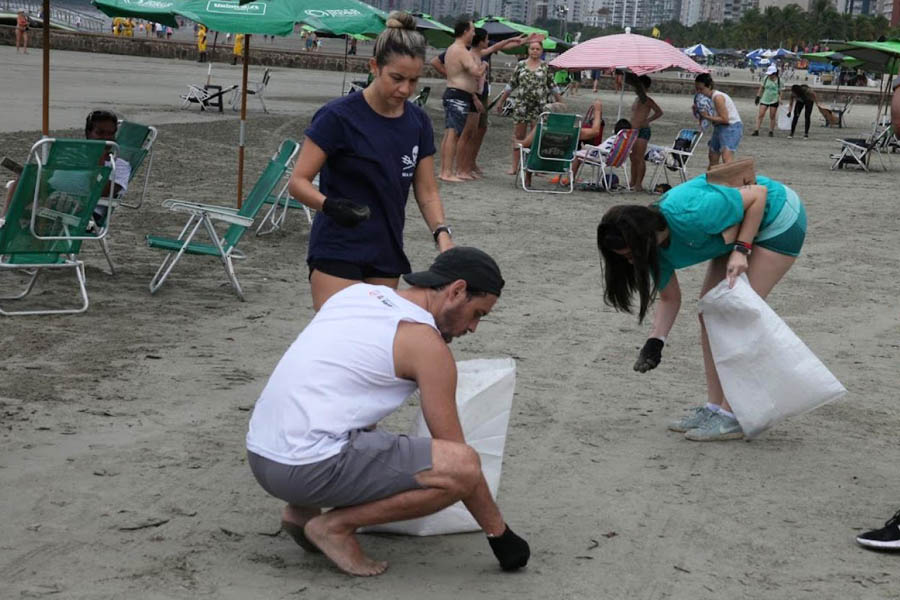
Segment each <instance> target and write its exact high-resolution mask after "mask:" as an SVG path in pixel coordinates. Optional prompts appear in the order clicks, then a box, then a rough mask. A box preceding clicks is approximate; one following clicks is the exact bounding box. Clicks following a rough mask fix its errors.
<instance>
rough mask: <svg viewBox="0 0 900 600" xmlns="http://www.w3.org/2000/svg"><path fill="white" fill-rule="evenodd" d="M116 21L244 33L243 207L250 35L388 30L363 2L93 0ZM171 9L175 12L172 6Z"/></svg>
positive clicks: (240, 169) (240, 176)
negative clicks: (298, 28)
mask: <svg viewBox="0 0 900 600" xmlns="http://www.w3.org/2000/svg"><path fill="white" fill-rule="evenodd" d="M93 2H94V5H95V6H97V8H99V9H100V10H102V11H103V12H104V13H106V14H107V15H109V16H111V17H117V16H125V17H129V16H130V17H135V18H140V19H147V20H150V21H154V20H157V19H160V18H165V15H171V16H172V18H173V20H174V15H180V16H182V17H185V18H187V19H190V20H191V21H194V22H195V23H200V24H201V25H204V26H206V27H207V28H208V29H211V30H214V31H222V32H228V33H243V34H246V35H247V37H246V38H245V39H244V56H243V70H242V73H241V130H240V138H239V141H238V186H237V205H238V207H240V205H241V201H242V197H243V190H244V139H245V132H246V123H247V71H248V64H249V59H248V57H249V53H250V35H252V34H260V33H261V34H267V35H283V36H284V35H290V34H291V33H293V32H294V24H295V23H304V24H306V25H309V26H311V27H313V28H315V29H316V30H317V31H323V32H328V33H330V34H332V35H345V34H369V33H378V32H380V31H381V30H382V29H384V17H383V16H382V15H383V14H384V13H382V12H381V11H379V10H378V9H375V8H373V7H371V6H369V5H368V4H365V3H363V2H358V1H357V0H319V1H317V2H313V1H312V0H257V1H253V2H247V1H243V2H242V1H241V0H177V1H171V2H170V0H93ZM169 4H171V6H168V5H169ZM141 11H143V12H141Z"/></svg>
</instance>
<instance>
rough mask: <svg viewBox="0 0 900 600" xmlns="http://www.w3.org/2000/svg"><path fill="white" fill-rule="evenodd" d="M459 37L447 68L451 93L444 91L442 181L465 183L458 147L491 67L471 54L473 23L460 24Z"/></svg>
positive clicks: (456, 30)
mask: <svg viewBox="0 0 900 600" xmlns="http://www.w3.org/2000/svg"><path fill="white" fill-rule="evenodd" d="M453 35H454V37H455V38H456V39H455V40H454V41H453V43H452V44H451V45H450V47H449V48H447V55H446V57H445V58H444V68H445V69H446V71H447V90H446V91H445V92H444V98H443V100H444V120H445V123H446V125H445V129H444V139H443V140H442V141H441V174H440V175H439V176H438V178H439V179H440V180H441V181H447V182H459V181H463V179H460V178H459V177H457V176H456V174H455V173H454V170H453V160H454V159H455V158H456V145H457V142H458V141H459V136H460V135H461V134H462V131H463V128H464V127H465V125H466V119H467V118H468V116H469V113H470V112H471V111H472V110H474V108H475V105H474V100H473V94H474V93H475V92H476V91H477V90H478V80H479V78H480V77H481V76H482V75H484V71H485V69H486V68H487V65H486V64H485V63H483V62H481V61H477V60H475V58H474V57H473V56H472V54H471V53H470V52H469V46H471V44H472V38H473V37H475V27H474V26H473V25H472V21H460V22H459V23H457V24H456V27H454V29H453Z"/></svg>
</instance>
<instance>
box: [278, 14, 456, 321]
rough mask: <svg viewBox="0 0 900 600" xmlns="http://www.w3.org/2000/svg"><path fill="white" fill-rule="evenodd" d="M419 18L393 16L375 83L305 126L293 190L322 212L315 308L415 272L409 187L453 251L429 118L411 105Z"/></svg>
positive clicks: (315, 233) (315, 236)
mask: <svg viewBox="0 0 900 600" xmlns="http://www.w3.org/2000/svg"><path fill="white" fill-rule="evenodd" d="M415 23H416V22H415V19H414V18H413V17H412V16H410V15H409V14H407V13H402V12H393V13H391V15H390V16H389V17H388V20H387V29H385V30H384V31H382V32H381V34H380V35H379V36H378V39H377V40H376V41H375V56H374V57H373V58H371V59H370V60H369V67H370V69H371V70H372V74H373V75H374V79H373V80H372V83H370V84H369V86H368V87H367V88H366V89H365V90H363V91H362V92H361V93H353V94H348V95H346V96H343V97H341V98H338V99H336V100H332V101H331V102H329V103H328V104H326V105H325V106H323V107H322V108H320V109H319V110H318V112H316V114H315V116H313V119H312V123H310V126H309V128H308V129H307V130H306V141H305V142H304V144H303V148H302V149H301V150H300V156H299V157H298V159H297V166H296V167H295V168H294V172H293V174H292V175H291V181H290V186H289V190H290V193H291V196H293V197H294V198H296V199H297V200H299V201H300V202H302V203H304V204H306V205H307V206H309V207H310V208H313V209H315V210H317V211H319V212H318V214H317V215H316V219H315V221H314V222H313V226H312V231H311V233H310V236H309V252H308V255H307V263H308V265H309V273H310V275H309V281H310V288H311V290H312V297H313V308H314V309H315V310H319V308H320V307H321V306H322V305H323V304H324V303H325V301H326V300H328V298H330V297H331V296H332V295H334V294H335V293H337V292H339V291H341V290H342V289H344V288H346V287H348V286H350V285H353V284H354V283H358V282H360V281H365V282H366V283H372V284H375V285H387V286H390V287H393V288H396V287H397V283H398V281H399V278H400V275H402V274H404V273H409V272H410V271H411V269H410V265H409V260H407V258H406V254H405V253H404V252H403V226H404V219H405V214H406V199H407V197H408V195H409V188H410V187H412V188H413V191H414V193H415V196H416V202H417V203H418V205H419V210H420V211H421V212H422V216H423V217H424V218H425V222H426V223H427V225H428V229H429V230H430V231H431V232H432V235H433V236H434V240H435V244H437V247H438V249H439V250H440V251H441V252H443V251H444V250H448V249H449V248H452V247H453V241H452V239H451V232H450V228H449V227H448V226H447V225H446V224H445V222H444V207H443V205H442V203H441V198H440V195H439V194H438V186H437V181H436V179H435V176H434V153H435V148H434V130H433V128H432V125H431V120H430V119H429V118H428V115H426V114H425V111H423V110H422V109H421V108H419V107H418V106H416V105H414V104H412V103H411V102H408V101H407V99H408V98H409V97H410V96H412V94H413V93H414V92H415V91H416V84H417V83H418V81H419V77H421V75H422V69H423V67H424V65H425V38H424V37H423V36H422V34H420V33H418V32H417V31H416V30H415ZM317 173H318V174H319V189H316V188H315V186H313V184H312V180H313V178H314V177H315V176H316V174H317Z"/></svg>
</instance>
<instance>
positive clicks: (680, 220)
mask: <svg viewBox="0 0 900 600" xmlns="http://www.w3.org/2000/svg"><path fill="white" fill-rule="evenodd" d="M756 183H757V184H759V185H764V186H766V191H767V193H766V208H765V210H764V211H763V219H762V223H761V224H760V226H759V229H760V231H762V230H763V229H765V227H766V226H767V225H769V224H771V223H772V222H773V221H774V220H775V217H776V216H778V213H779V212H781V209H782V208H784V203H785V199H786V194H785V187H784V184H782V183H779V182H778V181H774V180H772V179H769V178H768V177H764V176H762V175H757V177H756ZM657 206H658V207H659V210H660V212H661V213H662V214H663V216H664V217H665V218H666V223H667V224H668V226H669V245H668V246H667V247H666V248H660V249H659V281H658V282H657V288H658V289H660V290H662V289H664V288H665V287H666V286H667V285H668V284H669V280H670V279H672V273H674V272H675V269H683V268H684V267H690V266H691V265H696V264H698V263H702V262H705V261H707V260H712V259H713V258H716V257H718V256H722V255H724V254H728V253H729V252H731V250H732V247H733V246H732V245H731V244H726V243H725V240H724V239H722V232H723V231H725V230H726V229H728V228H729V227H731V226H733V225H737V224H738V223H740V222H741V221H743V220H744V203H743V201H742V200H741V192H740V190H739V189H737V188H732V187H726V186H722V185H713V184H711V183H707V182H706V174H703V175H700V176H699V177H694V178H693V179H690V180H688V181H686V182H685V183H682V184H681V185H678V186H675V187H674V188H672V189H671V190H669V191H668V192H666V194H665V195H664V196H663V197H662V198H661V199H660V200H659V202H657Z"/></svg>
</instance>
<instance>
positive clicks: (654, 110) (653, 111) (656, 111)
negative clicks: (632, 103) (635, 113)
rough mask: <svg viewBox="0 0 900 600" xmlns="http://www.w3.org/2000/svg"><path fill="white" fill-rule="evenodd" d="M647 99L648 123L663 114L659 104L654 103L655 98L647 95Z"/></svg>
mask: <svg viewBox="0 0 900 600" xmlns="http://www.w3.org/2000/svg"><path fill="white" fill-rule="evenodd" d="M647 99H648V100H650V116H649V117H648V118H647V124H648V125H649V124H650V123H652V122H653V121H655V120H657V119H658V118H660V117H661V116H663V111H662V109H661V108H660V107H659V104H657V103H656V100H654V99H653V98H650V97H649V96H647Z"/></svg>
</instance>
